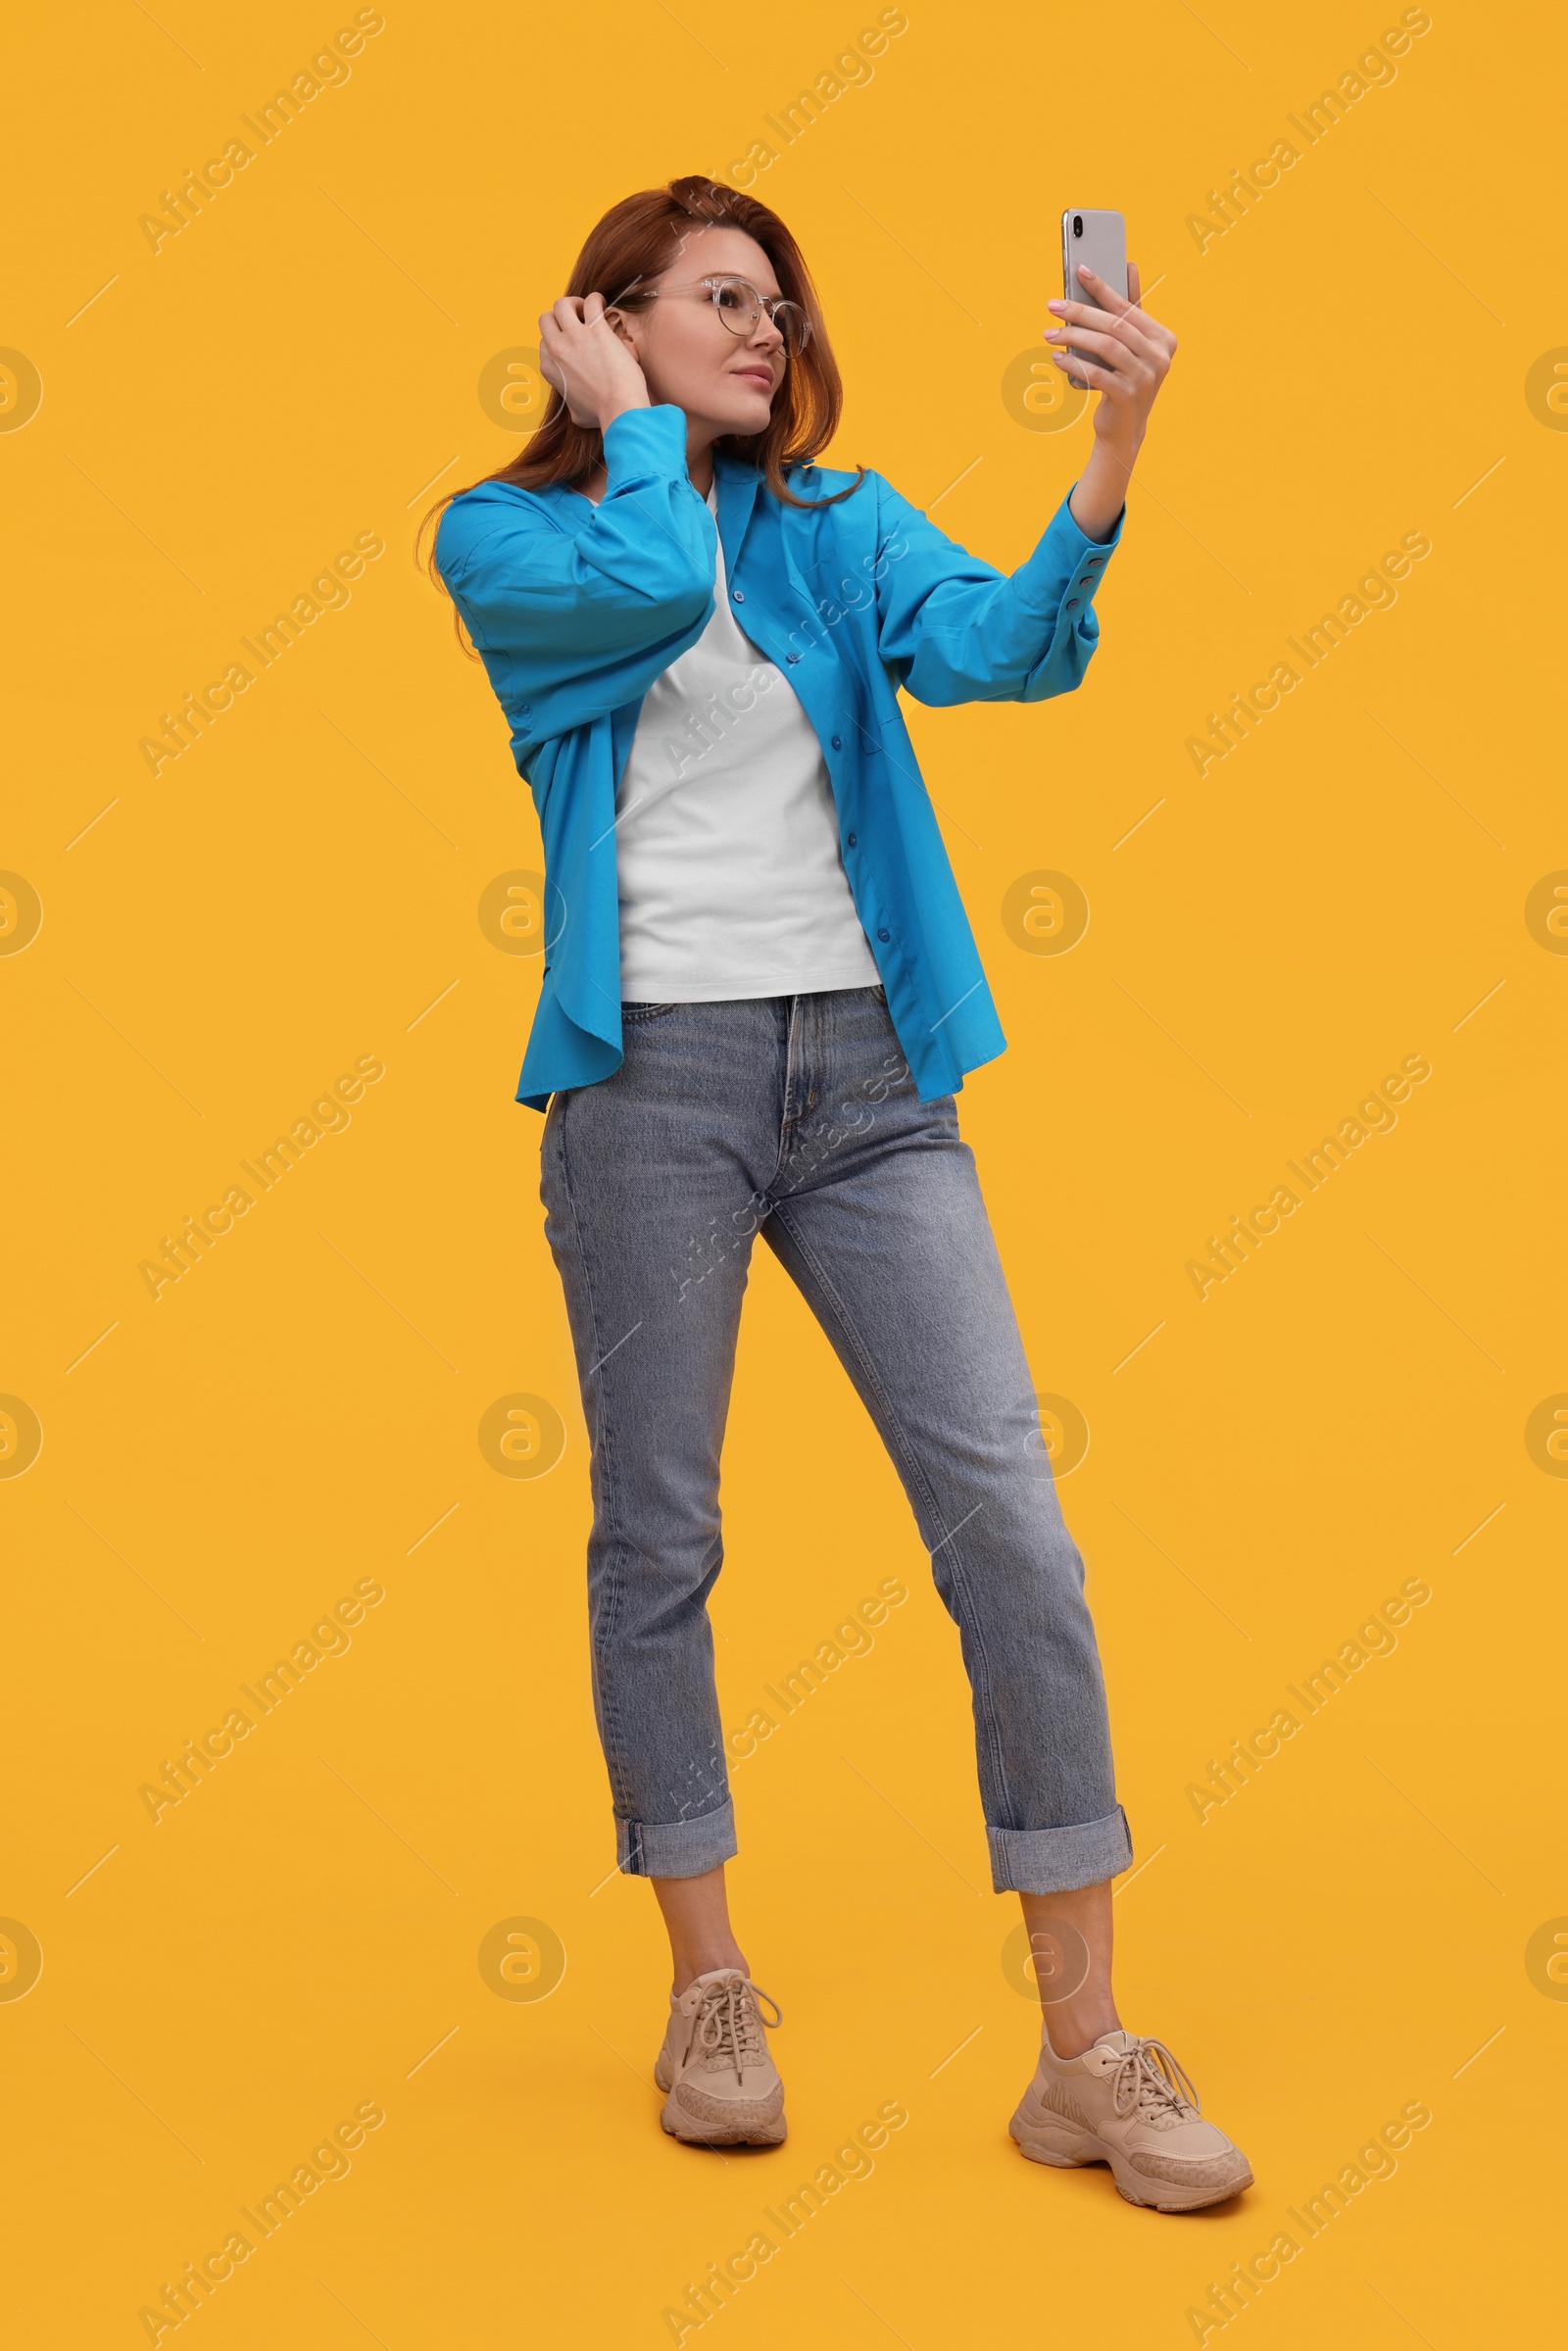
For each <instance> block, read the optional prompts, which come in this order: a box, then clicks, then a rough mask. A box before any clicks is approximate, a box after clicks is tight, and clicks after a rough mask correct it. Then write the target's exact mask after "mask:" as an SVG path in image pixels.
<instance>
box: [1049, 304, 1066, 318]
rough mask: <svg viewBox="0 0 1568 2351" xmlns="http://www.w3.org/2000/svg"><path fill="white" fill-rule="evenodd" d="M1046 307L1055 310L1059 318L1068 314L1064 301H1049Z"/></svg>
mask: <svg viewBox="0 0 1568 2351" xmlns="http://www.w3.org/2000/svg"><path fill="white" fill-rule="evenodd" d="M1046 308H1047V310H1048V311H1051V312H1054V315H1055V317H1056V318H1065V317H1066V315H1067V305H1066V304H1065V303H1064V302H1048V303H1047V304H1046Z"/></svg>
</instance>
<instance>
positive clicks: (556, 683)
mask: <svg viewBox="0 0 1568 2351" xmlns="http://www.w3.org/2000/svg"><path fill="white" fill-rule="evenodd" d="M605 462H606V465H607V467H608V469H609V482H608V486H607V488H606V491H605V495H604V497H603V498H602V499H601V500H600V502H599V505H598V506H597V507H596V508H595V510H594V513H593V515H592V518H591V519H590V520H588V521H587V522H585V523H584V525H583V527H582V528H581V529H580V530H576V531H570V530H564V529H563V528H562V527H561V525H560V524H559V523H558V522H557V520H556V519H555V518H554V516H553V515H552V514H550V512H549V511H548V509H546V508H545V507H544V506H543V505H541V504H539V503H536V502H535V501H533V500H531V499H529V498H526V497H522V498H519V496H518V495H517V493H516V491H515V490H514V489H511V488H509V487H507V486H506V485H504V484H497V483H481V484H479V485H478V486H477V487H476V488H475V489H474V490H472V491H470V492H469V493H468V494H467V495H466V497H464V498H460V499H456V500H455V501H454V502H453V504H452V505H451V506H450V507H449V508H448V509H447V511H446V514H444V515H443V516H442V519H441V526H440V529H439V530H438V532H437V533H436V544H435V558H436V564H437V567H438V568H439V570H440V572H441V576H442V578H443V579H444V580H445V582H446V584H447V587H448V589H449V591H450V592H451V595H452V599H453V602H454V603H455V604H456V606H457V608H458V610H459V612H461V613H462V615H463V618H464V620H465V622H466V626H467V629H468V633H469V635H470V636H471V637H472V639H473V642H474V644H475V645H476V646H477V647H478V649H479V651H480V652H481V653H483V654H490V655H495V656H500V657H503V658H504V659H505V660H506V661H507V664H508V684H509V687H510V688H511V689H512V691H513V693H514V694H515V696H516V698H517V699H519V700H521V701H524V702H531V701H533V700H534V698H535V697H536V696H538V695H540V694H543V693H546V692H551V691H554V690H559V689H561V688H563V687H569V686H572V685H576V686H579V687H580V689H581V693H580V696H579V697H577V699H579V700H580V701H581V705H582V707H581V710H580V711H579V712H578V715H577V716H576V717H571V718H566V719H565V723H568V724H576V723H579V721H580V719H581V718H587V717H591V716H593V715H595V714H596V713H597V712H598V711H599V710H613V709H616V708H617V707H618V706H619V704H621V703H623V702H630V701H633V700H635V699H636V697H637V696H638V695H639V694H642V693H643V692H645V691H646V690H647V687H648V686H649V685H651V684H652V682H653V680H654V679H655V678H656V677H657V676H658V675H659V674H660V672H661V671H662V669H664V668H667V667H668V665H669V662H670V661H671V660H672V659H673V658H674V656H673V654H672V652H671V650H670V648H671V646H678V645H679V644H681V643H683V642H684V641H686V640H687V639H689V637H690V633H691V631H692V629H693V628H694V627H696V626H697V624H698V623H699V622H701V621H702V620H704V619H706V617H707V616H708V614H709V613H710V612H711V610H712V599H713V570H714V561H715V544H714V532H713V518H712V516H711V514H710V513H709V511H708V508H707V505H706V504H705V502H704V501H703V500H702V499H701V498H700V497H699V496H698V494H697V492H696V491H695V490H694V489H693V487H692V485H691V481H690V478H689V476H688V474H687V471H686V419H685V416H683V415H682V413H681V411H680V410H679V409H677V408H668V407H663V406H661V407H656V408H650V407H648V406H646V405H644V406H643V407H641V408H631V409H627V410H626V411H624V412H623V413H621V414H620V415H618V416H615V417H613V418H612V420H611V421H610V422H609V423H608V424H607V425H606V427H605ZM552 715H553V718H554V719H555V721H556V722H557V724H558V725H559V724H560V723H561V722H562V720H563V717H564V712H563V711H562V710H555V711H554V712H553V713H552Z"/></svg>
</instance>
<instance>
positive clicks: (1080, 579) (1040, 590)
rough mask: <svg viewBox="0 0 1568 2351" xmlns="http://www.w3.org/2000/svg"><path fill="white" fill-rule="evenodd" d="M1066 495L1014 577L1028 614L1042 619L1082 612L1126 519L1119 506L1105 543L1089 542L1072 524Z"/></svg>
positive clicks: (1076, 616)
mask: <svg viewBox="0 0 1568 2351" xmlns="http://www.w3.org/2000/svg"><path fill="white" fill-rule="evenodd" d="M1071 497H1072V492H1071V491H1070V490H1069V491H1068V493H1067V496H1066V498H1064V499H1063V500H1062V502H1061V504H1060V506H1059V507H1057V509H1056V511H1055V513H1054V514H1053V515H1052V517H1051V520H1050V522H1049V523H1048V524H1047V525H1046V531H1045V536H1044V537H1043V538H1042V540H1041V542H1040V544H1039V546H1038V547H1037V548H1036V549H1035V551H1034V554H1033V555H1032V556H1031V557H1030V558H1029V561H1028V563H1025V565H1024V567H1023V569H1022V570H1021V571H1020V572H1019V573H1018V575H1017V577H1018V588H1019V592H1020V594H1021V595H1022V597H1023V600H1024V602H1025V604H1026V605H1027V606H1028V607H1029V609H1030V611H1031V612H1038V613H1039V614H1040V615H1041V617H1042V618H1045V617H1047V616H1048V615H1049V614H1051V613H1054V612H1062V611H1063V610H1070V611H1071V612H1073V616H1074V618H1075V619H1076V618H1078V617H1080V616H1081V615H1082V614H1083V613H1084V612H1087V611H1088V609H1089V607H1090V605H1091V604H1092V603H1093V602H1094V597H1095V591H1096V589H1097V588H1098V587H1099V585H1100V583H1101V581H1102V580H1103V577H1104V575H1105V565H1106V564H1107V563H1109V561H1110V559H1111V557H1112V555H1113V554H1114V553H1115V551H1116V547H1117V545H1118V543H1119V542H1120V539H1121V533H1122V524H1123V523H1124V522H1125V521H1126V519H1127V509H1126V507H1125V506H1124V507H1123V508H1122V510H1121V513H1120V514H1118V515H1117V516H1116V527H1115V529H1114V530H1113V531H1112V532H1111V534H1110V537H1109V538H1108V539H1091V538H1090V537H1089V536H1088V535H1087V534H1086V533H1085V532H1084V531H1082V530H1080V529H1079V527H1078V524H1077V523H1076V521H1075V520H1074V519H1073V514H1072V509H1071V506H1070V504H1069V503H1068V502H1069V500H1070V499H1071Z"/></svg>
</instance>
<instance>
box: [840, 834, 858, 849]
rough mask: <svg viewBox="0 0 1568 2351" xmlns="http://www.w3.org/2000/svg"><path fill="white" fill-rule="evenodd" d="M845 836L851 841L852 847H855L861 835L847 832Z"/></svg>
mask: <svg viewBox="0 0 1568 2351" xmlns="http://www.w3.org/2000/svg"><path fill="white" fill-rule="evenodd" d="M844 838H845V840H846V841H847V842H848V843H849V845H850V847H851V848H852V849H854V847H855V846H856V844H857V842H858V840H859V838H860V836H859V834H858V833H846V834H845V836H844Z"/></svg>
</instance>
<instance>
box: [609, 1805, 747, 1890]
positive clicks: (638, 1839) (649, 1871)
mask: <svg viewBox="0 0 1568 2351" xmlns="http://www.w3.org/2000/svg"><path fill="white" fill-rule="evenodd" d="M739 1850H740V1847H739V1845H738V1844H737V1843H736V1841H735V1807H734V1805H733V1804H732V1803H730V1802H728V1801H727V1800H726V1801H725V1802H724V1803H722V1804H720V1806H719V1807H718V1810H717V1811H716V1812H702V1813H699V1814H698V1816H697V1818H696V1819H695V1820H690V1821H621V1820H617V1821H616V1823H615V1859H616V1862H617V1864H618V1865H619V1867H620V1869H621V1870H622V1871H623V1872H624V1873H625V1875H626V1876H627V1877H629V1878H700V1877H702V1875H703V1873H704V1871H705V1870H715V1869H717V1867H718V1865H719V1863H720V1862H721V1861H733V1859H734V1858H735V1855H736V1854H737V1853H738V1852H739Z"/></svg>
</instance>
